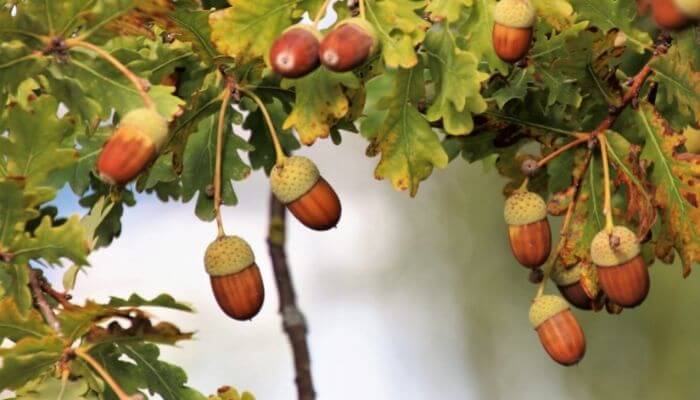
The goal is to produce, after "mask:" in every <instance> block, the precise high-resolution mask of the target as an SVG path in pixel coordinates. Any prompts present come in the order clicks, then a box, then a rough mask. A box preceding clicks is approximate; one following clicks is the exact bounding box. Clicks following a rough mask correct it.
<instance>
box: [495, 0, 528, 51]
mask: <svg viewBox="0 0 700 400" xmlns="http://www.w3.org/2000/svg"><path fill="white" fill-rule="evenodd" d="M494 20H495V22H496V23H495V24H494V26H493V35H492V40H493V48H494V50H495V51H496V54H497V55H498V57H500V58H501V60H503V61H505V62H507V63H515V62H517V61H519V60H520V59H522V58H523V57H525V55H526V54H527V52H528V51H529V50H530V44H531V43H532V35H533V32H534V29H533V27H534V26H535V22H536V21H537V13H536V11H535V7H534V6H533V5H532V3H531V2H530V0H501V1H499V2H498V4H496V9H495V11H494Z"/></svg>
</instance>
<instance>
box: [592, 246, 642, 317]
mask: <svg viewBox="0 0 700 400" xmlns="http://www.w3.org/2000/svg"><path fill="white" fill-rule="evenodd" d="M598 279H599V281H600V286H601V288H602V289H603V291H604V292H605V294H606V295H607V296H608V298H609V299H610V300H611V301H613V302H614V303H616V304H619V305H621V306H623V307H628V308H631V307H636V306H638V305H639V304H641V303H642V302H643V301H644V299H646V297H647V295H648V294H649V287H650V279H649V270H648V269H647V266H646V263H645V262H644V259H643V258H642V256H641V255H637V256H636V257H634V258H632V259H631V260H628V261H626V262H624V263H622V264H620V265H616V266H608V267H598Z"/></svg>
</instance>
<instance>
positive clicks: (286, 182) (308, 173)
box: [270, 156, 321, 204]
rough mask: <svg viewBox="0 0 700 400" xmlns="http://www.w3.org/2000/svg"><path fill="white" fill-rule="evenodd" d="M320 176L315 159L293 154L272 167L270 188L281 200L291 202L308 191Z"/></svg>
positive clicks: (285, 202)
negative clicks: (280, 163)
mask: <svg viewBox="0 0 700 400" xmlns="http://www.w3.org/2000/svg"><path fill="white" fill-rule="evenodd" d="M320 177H321V174H320V173H319V172H318V168H317V167H316V164H314V162H313V161H311V160H309V159H308V158H306V157H299V156H293V157H289V158H287V159H285V160H284V162H283V164H282V165H276V166H275V167H274V168H272V172H271V173H270V188H271V189H272V192H273V193H274V194H275V196H276V197H277V199H278V200H279V201H281V202H282V203H284V204H289V203H291V202H293V201H295V200H296V199H298V198H300V197H301V196H303V195H305V194H306V193H308V192H309V190H311V188H313V187H314V185H315V184H316V182H318V179H319V178H320Z"/></svg>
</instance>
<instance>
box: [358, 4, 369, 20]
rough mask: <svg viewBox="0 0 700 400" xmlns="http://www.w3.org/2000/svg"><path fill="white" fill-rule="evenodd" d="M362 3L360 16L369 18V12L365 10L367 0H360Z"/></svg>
mask: <svg viewBox="0 0 700 400" xmlns="http://www.w3.org/2000/svg"><path fill="white" fill-rule="evenodd" d="M359 3H360V18H362V19H364V20H366V19H367V12H366V11H365V7H366V6H365V0H359Z"/></svg>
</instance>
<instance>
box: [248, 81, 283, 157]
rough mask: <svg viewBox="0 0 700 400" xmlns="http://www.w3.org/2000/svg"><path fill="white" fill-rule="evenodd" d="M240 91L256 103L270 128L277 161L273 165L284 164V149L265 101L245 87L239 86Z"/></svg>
mask: <svg viewBox="0 0 700 400" xmlns="http://www.w3.org/2000/svg"><path fill="white" fill-rule="evenodd" d="M238 90H240V92H241V93H243V94H245V95H246V96H248V97H250V98H251V99H252V100H253V101H254V102H255V104H257V105H258V108H260V112H262V114H263V117H264V118H265V123H266V124H267V128H268V129H269V130H270V136H271V137H272V143H273V145H274V146H275V154H276V155H277V161H276V163H275V165H278V166H280V165H282V164H284V160H286V159H287V157H286V156H285V155H284V150H282V144H281V143H280V139H279V137H278V135H277V129H275V124H274V123H273V122H272V117H270V113H269V112H268V111H267V107H265V103H263V101H262V100H261V99H260V97H258V96H257V95H256V94H255V93H253V92H252V91H251V90H248V89H246V88H239V89H238Z"/></svg>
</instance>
